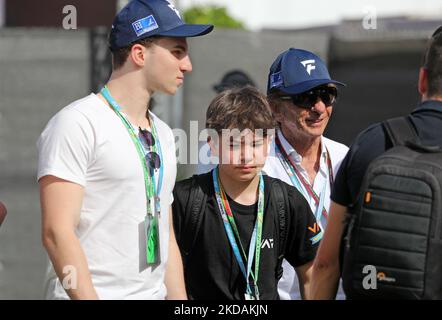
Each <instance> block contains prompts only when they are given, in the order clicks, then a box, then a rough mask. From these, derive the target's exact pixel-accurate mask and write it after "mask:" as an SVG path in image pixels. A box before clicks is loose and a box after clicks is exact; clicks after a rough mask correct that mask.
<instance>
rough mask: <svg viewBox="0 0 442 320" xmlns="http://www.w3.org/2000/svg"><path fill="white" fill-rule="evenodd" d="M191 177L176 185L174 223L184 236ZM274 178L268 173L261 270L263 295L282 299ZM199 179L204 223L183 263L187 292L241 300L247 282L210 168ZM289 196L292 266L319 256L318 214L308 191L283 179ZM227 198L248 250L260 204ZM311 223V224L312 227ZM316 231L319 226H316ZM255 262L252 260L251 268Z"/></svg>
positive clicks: (208, 297) (197, 296) (194, 295)
mask: <svg viewBox="0 0 442 320" xmlns="http://www.w3.org/2000/svg"><path fill="white" fill-rule="evenodd" d="M191 179H193V178H190V179H187V180H183V181H180V182H178V183H177V184H176V185H175V189H174V203H173V214H174V217H173V218H174V226H175V233H176V234H177V239H179V238H180V233H181V232H182V227H183V224H184V221H185V219H184V215H185V210H186V206H187V204H188V201H189V196H190V187H191ZM272 180H274V178H270V177H268V176H264V222H263V231H262V239H261V259H260V269H259V276H258V287H259V292H260V298H261V299H264V300H271V299H278V298H279V297H278V292H277V259H278V252H279V220H278V216H277V211H276V209H275V203H274V201H273V199H271V196H270V192H269V185H271V183H272ZM197 181H199V184H200V186H201V188H202V189H203V191H204V192H205V193H206V194H207V196H208V197H207V204H206V209H205V211H204V216H203V218H202V223H201V228H200V229H199V234H198V236H197V238H196V241H195V245H194V247H193V248H192V251H191V254H190V256H189V257H188V260H187V265H186V267H185V280H186V288H187V293H188V295H189V297H190V298H192V299H198V300H201V299H203V300H220V299H221V300H225V299H228V300H243V299H244V293H245V288H246V282H245V278H244V276H243V274H242V273H241V270H240V268H239V264H238V262H237V261H236V258H235V255H234V254H233V251H232V248H231V245H230V243H229V240H228V237H227V235H226V231H225V229H224V224H223V221H222V217H221V213H220V211H219V209H218V204H217V202H216V197H215V193H214V187H213V181H212V172H209V173H206V174H203V175H200V176H199V179H198V180H197ZM283 185H284V188H285V189H286V190H287V195H288V198H289V206H290V208H289V212H288V214H286V219H287V222H286V248H285V250H284V254H285V259H287V261H288V262H289V263H291V264H292V265H293V266H294V267H298V266H301V265H304V264H306V263H308V262H310V261H312V260H313V259H314V257H315V254H316V250H317V247H318V245H319V243H315V244H313V241H312V240H311V239H312V238H313V237H314V236H315V235H316V234H317V233H314V232H313V231H312V230H314V229H315V228H314V225H315V223H316V220H315V218H314V215H313V213H312V212H311V210H310V207H309V205H308V203H307V202H306V200H305V199H304V197H303V196H302V195H301V194H300V193H299V192H298V191H297V190H296V189H295V188H294V187H292V186H290V185H288V184H286V183H283ZM229 204H230V206H231V209H232V211H233V214H234V218H235V222H236V224H237V226H238V231H239V235H240V238H241V243H242V244H243V245H244V250H245V251H246V253H247V252H248V248H249V242H250V238H251V235H252V231H253V227H254V224H255V219H256V214H257V212H256V210H257V204H254V205H251V206H245V205H241V204H239V203H235V202H234V201H232V200H231V199H230V200H229ZM309 227H310V229H309ZM315 231H316V232H318V231H317V230H315ZM253 268H254V264H253V265H252V270H253Z"/></svg>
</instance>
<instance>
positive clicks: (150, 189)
mask: <svg viewBox="0 0 442 320" xmlns="http://www.w3.org/2000/svg"><path fill="white" fill-rule="evenodd" d="M100 93H101V94H102V95H103V97H104V98H105V99H106V101H107V102H108V103H109V105H110V106H111V108H112V109H113V110H114V112H115V113H116V114H117V116H118V117H119V118H120V120H121V121H122V122H123V124H124V126H125V128H126V130H127V131H128V133H129V135H130V137H131V139H132V141H133V143H134V145H135V148H136V150H137V153H138V156H139V157H140V161H141V165H142V167H143V174H144V183H145V191H146V204H147V214H148V215H152V208H151V202H152V200H153V201H154V206H155V210H154V214H160V209H161V208H160V202H159V193H160V191H161V187H162V180H163V161H162V160H163V157H162V152H161V144H160V140H159V138H158V135H157V131H156V126H155V123H154V121H153V119H152V118H150V119H149V120H151V121H149V122H150V125H151V130H152V135H153V137H154V139H155V145H154V146H153V148H152V149H153V151H155V152H157V153H158V155H159V157H160V161H161V166H160V172H159V181H158V188H157V187H156V185H155V175H154V173H153V172H152V174H150V171H149V168H148V167H147V163H146V159H145V153H146V152H145V149H144V147H143V144H142V143H141V142H140V140H139V137H138V136H137V134H136V133H135V130H134V128H133V126H132V124H131V123H130V122H129V120H128V119H127V118H126V117H125V116H124V115H123V114H122V112H121V107H120V105H119V104H118V103H117V102H116V101H115V99H114V98H113V97H112V96H111V94H110V92H109V89H108V88H107V86H104V88H103V89H101V91H100ZM157 146H158V147H157ZM157 148H158V150H156V149H157Z"/></svg>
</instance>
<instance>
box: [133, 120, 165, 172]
mask: <svg viewBox="0 0 442 320" xmlns="http://www.w3.org/2000/svg"><path fill="white" fill-rule="evenodd" d="M138 129H139V132H140V138H141V141H142V142H143V144H144V145H145V146H146V147H147V149H150V148H152V147H153V146H154V145H155V138H154V136H153V134H152V132H150V131H148V130H146V129H141V127H139V128H138ZM145 160H146V163H147V164H148V166H149V167H150V168H152V169H159V168H160V167H161V158H160V156H159V154H158V153H156V152H154V151H149V152H148V153H147V154H146V156H145Z"/></svg>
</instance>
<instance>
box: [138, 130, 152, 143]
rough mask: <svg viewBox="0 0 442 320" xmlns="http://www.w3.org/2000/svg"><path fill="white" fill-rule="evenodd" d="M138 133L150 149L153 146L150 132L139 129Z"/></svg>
mask: <svg viewBox="0 0 442 320" xmlns="http://www.w3.org/2000/svg"><path fill="white" fill-rule="evenodd" d="M140 133H141V135H142V136H143V138H144V141H145V142H146V144H147V146H148V147H152V146H154V145H155V138H154V137H153V135H152V133H151V132H150V131H148V130H146V129H141V128H140Z"/></svg>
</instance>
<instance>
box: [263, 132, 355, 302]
mask: <svg viewBox="0 0 442 320" xmlns="http://www.w3.org/2000/svg"><path fill="white" fill-rule="evenodd" d="M277 134H278V136H279V139H280V141H281V144H282V147H283V148H284V150H285V151H286V153H287V154H288V155H289V156H290V157H291V158H292V160H293V163H294V164H295V165H296V167H297V169H298V170H299V171H300V172H301V174H302V175H303V177H304V178H305V179H306V181H309V178H308V173H307V171H306V170H305V169H304V168H303V167H302V166H301V161H302V157H301V156H300V155H299V154H298V153H297V152H296V150H295V149H294V148H293V147H292V146H291V145H290V144H289V143H288V141H287V140H286V139H285V137H284V136H283V135H282V133H281V131H280V130H277ZM327 150H328V153H329V154H330V160H331V164H332V165H331V166H332V168H333V170H332V172H333V176H336V173H337V172H338V170H339V166H340V165H341V162H342V160H343V159H344V157H345V155H346V154H347V151H348V147H347V146H346V145H344V144H342V143H338V142H336V141H333V140H330V139H328V138H326V137H321V159H320V161H319V171H318V174H317V175H316V177H315V181H314V183H313V190H314V191H315V193H316V194H318V195H319V194H321V192H322V190H323V187H324V184H325V199H324V207H325V208H326V209H327V211H328V210H329V208H330V193H331V190H330V182H329V169H328V165H327V161H326V159H327V158H326V157H327ZM263 171H264V172H265V173H266V174H267V175H269V176H271V177H274V178H278V179H280V180H282V181H284V182H286V183H288V184H289V185H293V183H292V181H291V180H290V177H289V176H288V174H287V171H286V170H285V169H284V167H283V166H282V164H281V161H280V160H279V158H278V156H277V155H276V154H275V142H274V141H273V142H272V145H271V149H270V153H269V156H268V158H267V161H266V163H265V165H264V168H263ZM306 200H307V202H308V203H309V204H310V208H311V210H312V212H313V213H314V212H316V208H317V205H316V202H315V200H314V199H313V198H312V197H309V198H306ZM323 227H325V226H323ZM282 266H283V270H284V273H283V275H282V278H281V279H280V281H279V283H278V293H279V296H280V298H281V300H298V299H301V295H300V292H299V285H298V278H297V276H296V271H295V269H294V268H293V267H292V266H291V265H290V264H289V263H288V262H287V261H286V260H285V259H284V261H283V264H282ZM338 298H343V296H342V290H340V292H339V294H338Z"/></svg>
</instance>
